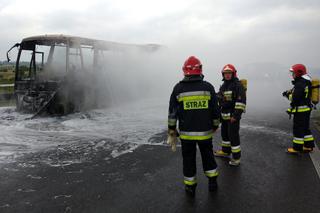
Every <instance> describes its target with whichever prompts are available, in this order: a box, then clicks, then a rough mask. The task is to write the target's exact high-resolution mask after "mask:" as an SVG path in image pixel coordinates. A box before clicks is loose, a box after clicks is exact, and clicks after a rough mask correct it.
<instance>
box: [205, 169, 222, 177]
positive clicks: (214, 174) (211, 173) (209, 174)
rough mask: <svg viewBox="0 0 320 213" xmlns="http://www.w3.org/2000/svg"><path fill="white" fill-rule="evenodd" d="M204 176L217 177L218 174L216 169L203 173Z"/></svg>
mask: <svg viewBox="0 0 320 213" xmlns="http://www.w3.org/2000/svg"><path fill="white" fill-rule="evenodd" d="M204 174H205V175H206V176H207V177H217V176H218V175H219V172H218V170H217V169H213V170H208V171H205V172H204Z"/></svg>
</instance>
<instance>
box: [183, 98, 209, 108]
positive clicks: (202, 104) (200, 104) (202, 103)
mask: <svg viewBox="0 0 320 213" xmlns="http://www.w3.org/2000/svg"><path fill="white" fill-rule="evenodd" d="M208 108H209V101H208V100H194V101H183V109H184V110H193V109H208Z"/></svg>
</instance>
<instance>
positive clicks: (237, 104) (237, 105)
mask: <svg viewBox="0 0 320 213" xmlns="http://www.w3.org/2000/svg"><path fill="white" fill-rule="evenodd" d="M235 109H241V110H243V111H244V110H245V109H246V105H245V104H244V103H241V102H236V105H235Z"/></svg>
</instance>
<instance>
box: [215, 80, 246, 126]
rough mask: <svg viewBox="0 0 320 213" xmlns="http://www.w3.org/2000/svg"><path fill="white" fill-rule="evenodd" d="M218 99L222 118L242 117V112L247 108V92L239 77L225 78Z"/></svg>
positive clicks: (238, 118)
mask: <svg viewBox="0 0 320 213" xmlns="http://www.w3.org/2000/svg"><path fill="white" fill-rule="evenodd" d="M218 100H219V105H220V110H221V119H222V120H230V118H231V117H233V118H235V119H237V120H240V119H241V114H242V113H243V112H245V110H246V92H245V89H244V87H243V86H242V84H241V83H240V81H239V79H238V78H233V79H231V80H229V81H226V80H224V83H223V84H222V86H221V87H220V90H219V93H218Z"/></svg>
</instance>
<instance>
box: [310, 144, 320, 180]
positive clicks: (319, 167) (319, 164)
mask: <svg viewBox="0 0 320 213" xmlns="http://www.w3.org/2000/svg"><path fill="white" fill-rule="evenodd" d="M309 154H310V158H311V160H312V163H313V165H314V168H315V169H316V171H317V173H318V176H319V178H320V150H319V148H318V146H317V144H315V147H314V149H313V152H310V153H309Z"/></svg>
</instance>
